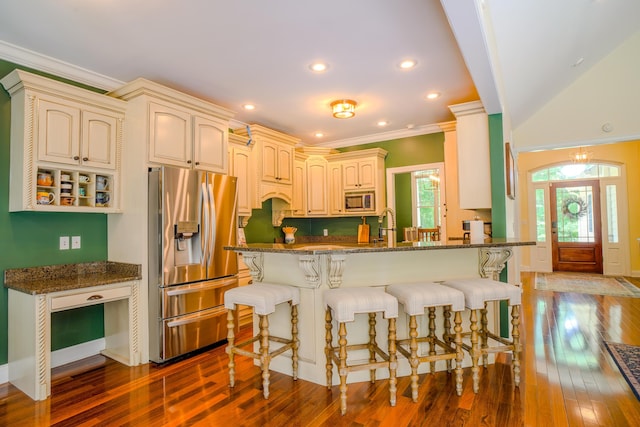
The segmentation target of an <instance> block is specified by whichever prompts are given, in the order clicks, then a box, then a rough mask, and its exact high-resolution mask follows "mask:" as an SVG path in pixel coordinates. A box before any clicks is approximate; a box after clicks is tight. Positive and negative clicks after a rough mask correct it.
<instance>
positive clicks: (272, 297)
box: [224, 282, 300, 399]
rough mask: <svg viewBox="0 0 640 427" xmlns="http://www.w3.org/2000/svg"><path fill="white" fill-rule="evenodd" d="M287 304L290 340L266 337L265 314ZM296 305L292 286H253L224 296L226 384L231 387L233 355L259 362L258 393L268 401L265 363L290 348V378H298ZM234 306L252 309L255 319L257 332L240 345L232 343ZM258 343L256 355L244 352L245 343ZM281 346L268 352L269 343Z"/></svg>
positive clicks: (267, 316)
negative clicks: (227, 364) (225, 315)
mask: <svg viewBox="0 0 640 427" xmlns="http://www.w3.org/2000/svg"><path fill="white" fill-rule="evenodd" d="M285 302H288V303H289V305H290V306H291V339H287V338H280V337H275V336H271V335H269V314H271V313H273V312H275V311H276V305H278V304H282V303H285ZM299 303H300V291H299V290H298V288H295V287H293V286H285V285H274V284H270V283H262V282H261V283H257V284H253V285H249V286H242V287H239V288H233V289H230V290H228V291H227V292H225V293H224V306H225V308H226V309H227V310H228V313H227V328H228V332H227V341H228V345H227V348H226V351H227V354H229V385H230V387H233V386H234V385H235V366H236V365H235V363H234V360H233V358H234V355H235V354H239V355H242V356H247V357H252V358H254V359H257V360H259V361H260V368H261V369H262V388H263V390H262V392H263V395H264V398H265V399H268V398H269V376H270V375H269V363H270V362H271V358H273V357H275V356H278V355H279V354H282V353H284V352H285V351H287V350H289V349H291V353H292V354H291V361H292V363H293V379H294V380H297V379H298V343H299V340H298V307H297V305H298V304H299ZM238 305H246V306H251V307H253V312H254V313H255V314H257V315H258V317H259V325H260V331H259V332H258V333H257V334H256V335H255V336H254V337H253V338H251V339H249V340H247V341H244V342H242V343H239V344H236V343H235V331H234V330H235V325H234V319H235V313H234V312H235V311H236V310H237V306H238ZM258 340H259V341H260V350H259V352H257V353H256V352H254V351H250V350H244V349H243V348H242V347H246V346H247V345H249V344H253V343H254V342H256V341H258ZM270 341H272V342H277V343H280V344H282V345H281V346H279V347H278V348H276V349H274V350H272V351H271V352H270V351H269V342H270Z"/></svg>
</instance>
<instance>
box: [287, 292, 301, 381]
mask: <svg viewBox="0 0 640 427" xmlns="http://www.w3.org/2000/svg"><path fill="white" fill-rule="evenodd" d="M289 304H290V305H291V341H292V343H291V363H292V365H293V368H292V369H293V379H294V381H295V380H297V379H298V346H299V345H300V340H299V339H298V306H297V305H293V304H291V303H289Z"/></svg>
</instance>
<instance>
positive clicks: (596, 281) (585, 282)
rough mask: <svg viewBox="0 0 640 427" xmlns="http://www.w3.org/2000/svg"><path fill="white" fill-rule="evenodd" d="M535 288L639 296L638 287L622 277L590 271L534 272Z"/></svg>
mask: <svg viewBox="0 0 640 427" xmlns="http://www.w3.org/2000/svg"><path fill="white" fill-rule="evenodd" d="M535 286H536V289H538V290H540V291H555V292H576V293H581V294H595V295H612V296H619V297H633V298H640V288H638V287H637V286H635V285H634V284H633V283H631V282H629V281H628V280H627V279H625V278H624V277H618V276H616V277H614V276H603V275H602V274H590V273H569V272H564V271H562V272H555V273H536V279H535Z"/></svg>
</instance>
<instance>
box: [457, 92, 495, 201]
mask: <svg viewBox="0 0 640 427" xmlns="http://www.w3.org/2000/svg"><path fill="white" fill-rule="evenodd" d="M449 108H450V109H451V112H452V113H453V114H454V115H455V116H456V144H457V158H458V164H457V170H458V197H459V201H460V208H461V209H491V164H490V151H489V120H488V117H487V113H486V112H485V110H484V107H483V106H482V104H481V103H480V102H479V101H473V102H467V103H464V104H458V105H452V106H450V107H449Z"/></svg>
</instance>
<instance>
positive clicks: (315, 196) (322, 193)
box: [305, 156, 329, 216]
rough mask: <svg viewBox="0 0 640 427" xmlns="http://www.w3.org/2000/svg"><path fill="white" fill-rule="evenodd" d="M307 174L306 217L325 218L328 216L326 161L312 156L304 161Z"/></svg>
mask: <svg viewBox="0 0 640 427" xmlns="http://www.w3.org/2000/svg"><path fill="white" fill-rule="evenodd" d="M305 163H306V173H307V185H306V187H307V192H306V195H307V198H306V199H307V207H306V208H307V215H308V216H325V215H328V214H329V191H328V181H327V160H326V159H324V158H323V157H319V156H313V157H310V158H308V159H307V160H306V162H305Z"/></svg>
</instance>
